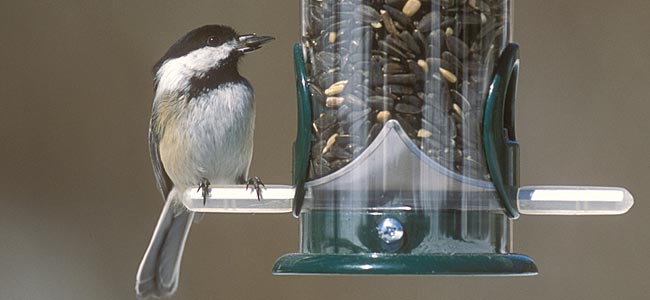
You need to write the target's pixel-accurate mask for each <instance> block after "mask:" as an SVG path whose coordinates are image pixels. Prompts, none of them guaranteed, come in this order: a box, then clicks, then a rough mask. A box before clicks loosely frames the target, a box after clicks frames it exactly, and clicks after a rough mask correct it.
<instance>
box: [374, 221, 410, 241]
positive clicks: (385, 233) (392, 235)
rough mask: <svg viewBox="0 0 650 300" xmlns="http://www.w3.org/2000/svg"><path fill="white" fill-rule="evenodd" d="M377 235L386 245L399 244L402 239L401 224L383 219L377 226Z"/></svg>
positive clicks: (402, 229)
mask: <svg viewBox="0 0 650 300" xmlns="http://www.w3.org/2000/svg"><path fill="white" fill-rule="evenodd" d="M377 234H378V235H379V238H380V239H382V240H383V241H384V242H386V243H387V244H393V243H396V242H399V241H401V240H402V238H403V237H404V228H403V227H402V224H401V223H400V222H399V221H397V220H396V219H393V218H385V219H383V220H381V222H379V225H378V226H377Z"/></svg>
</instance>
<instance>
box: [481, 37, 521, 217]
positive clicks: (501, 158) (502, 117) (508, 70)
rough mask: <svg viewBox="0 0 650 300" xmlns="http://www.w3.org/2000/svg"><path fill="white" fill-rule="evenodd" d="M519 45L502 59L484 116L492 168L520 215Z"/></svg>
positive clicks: (510, 209) (509, 207)
mask: <svg viewBox="0 0 650 300" xmlns="http://www.w3.org/2000/svg"><path fill="white" fill-rule="evenodd" d="M518 73H519V45H517V44H515V43H511V44H509V45H508V46H507V47H506V49H505V50H504V51H503V53H502V54H501V57H500V58H499V64H498V67H497V70H496V72H495V75H494V78H493V80H492V84H491V86H490V93H489V94H488V97H487V102H486V104H485V116H484V118H483V143H484V146H485V155H486V158H487V164H488V169H489V170H490V175H491V177H492V181H493V182H494V185H495V187H496V189H497V191H498V193H499V197H500V198H501V201H502V204H503V205H504V207H505V208H506V212H507V213H508V216H509V217H511V218H515V219H516V218H518V217H519V211H517V189H518V188H519V144H518V143H517V141H516V138H515V94H516V92H517V76H518Z"/></svg>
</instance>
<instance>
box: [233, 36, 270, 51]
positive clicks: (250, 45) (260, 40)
mask: <svg viewBox="0 0 650 300" xmlns="http://www.w3.org/2000/svg"><path fill="white" fill-rule="evenodd" d="M272 40H275V38H274V37H272V36H257V35H255V34H254V33H248V34H242V35H240V36H238V37H237V42H238V43H239V45H238V46H237V50H239V51H240V52H242V53H246V52H251V51H253V50H257V49H259V48H261V47H262V45H263V44H265V43H267V42H270V41H272Z"/></svg>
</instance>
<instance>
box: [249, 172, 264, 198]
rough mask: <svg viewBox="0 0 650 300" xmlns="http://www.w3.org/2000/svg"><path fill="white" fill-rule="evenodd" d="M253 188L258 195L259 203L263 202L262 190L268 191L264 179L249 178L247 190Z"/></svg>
mask: <svg viewBox="0 0 650 300" xmlns="http://www.w3.org/2000/svg"><path fill="white" fill-rule="evenodd" d="M251 186H252V187H253V189H254V190H255V192H256V193H257V201H262V188H264V189H266V186H265V185H264V182H262V179H260V178H259V177H257V176H255V177H253V178H249V179H248V180H247V181H246V190H248V188H250V187H251Z"/></svg>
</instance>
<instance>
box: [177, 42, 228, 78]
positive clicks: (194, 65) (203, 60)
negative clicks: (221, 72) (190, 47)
mask: <svg viewBox="0 0 650 300" xmlns="http://www.w3.org/2000/svg"><path fill="white" fill-rule="evenodd" d="M233 50H234V47H233V46H232V45H230V44H224V45H222V46H219V47H204V48H201V49H198V50H194V51H192V52H190V53H189V54H188V55H187V60H186V61H185V66H186V67H187V68H188V69H191V70H194V71H196V72H199V73H205V72H207V71H209V70H211V69H214V68H217V67H219V66H220V65H221V64H222V63H223V61H224V60H225V59H226V58H228V56H230V54H231V53H232V51H233Z"/></svg>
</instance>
